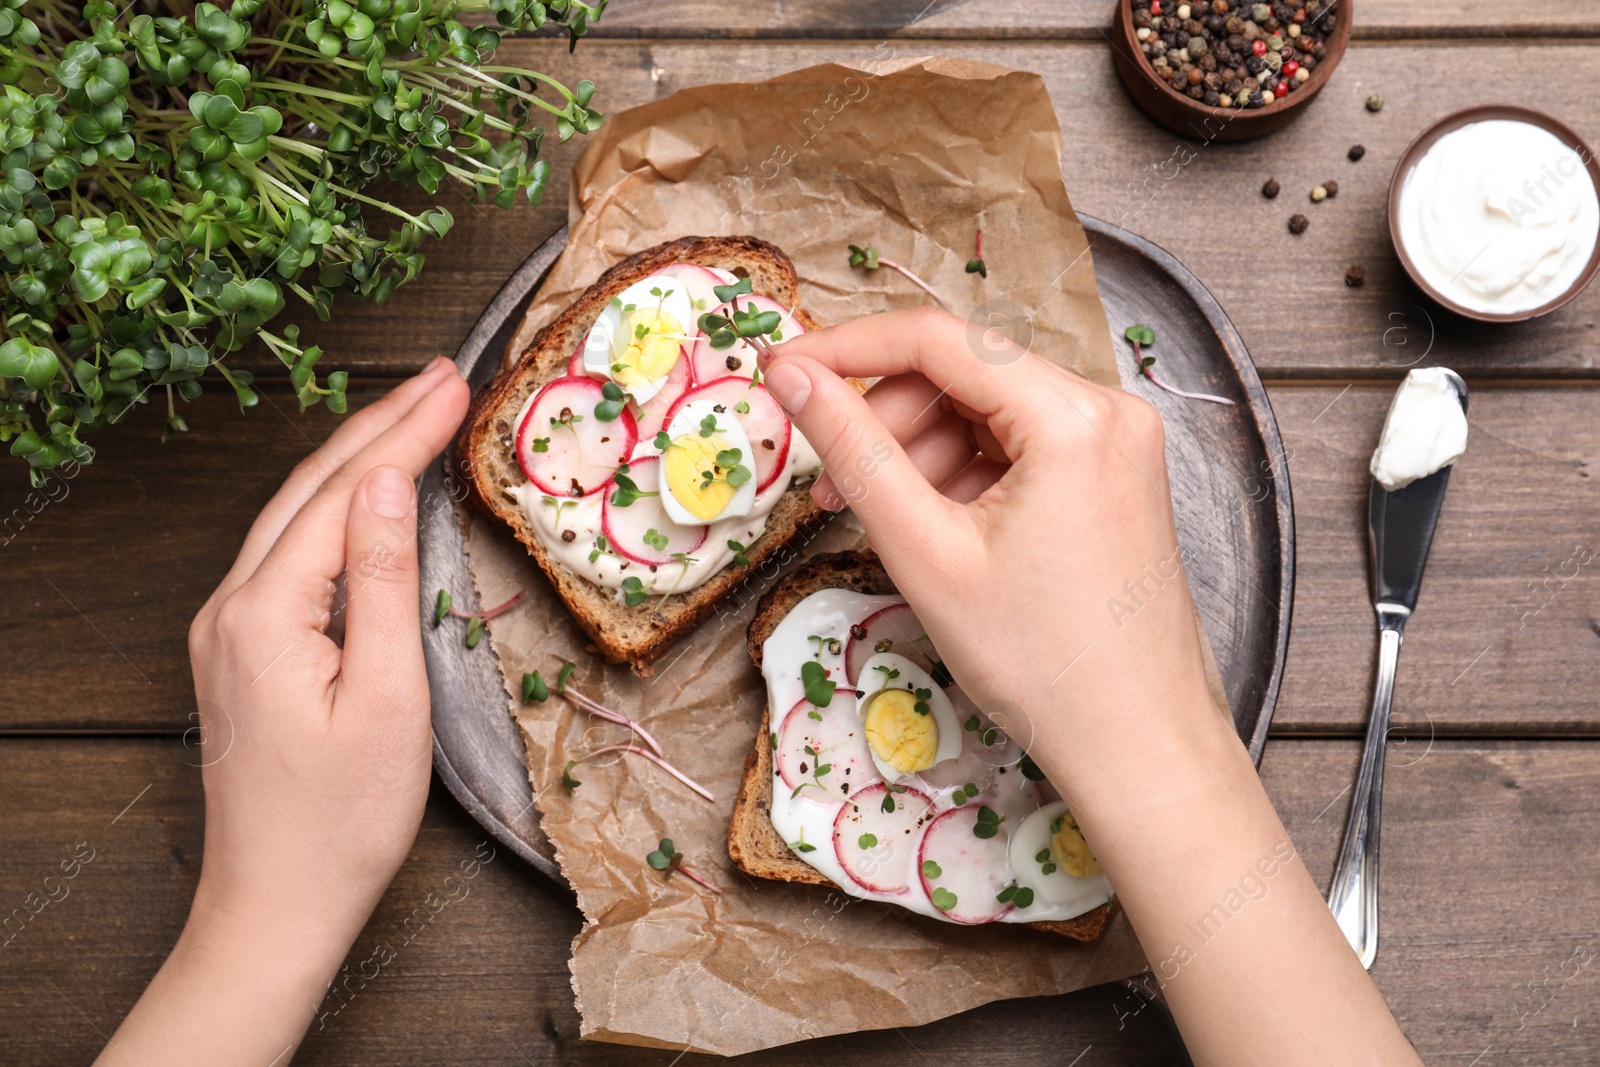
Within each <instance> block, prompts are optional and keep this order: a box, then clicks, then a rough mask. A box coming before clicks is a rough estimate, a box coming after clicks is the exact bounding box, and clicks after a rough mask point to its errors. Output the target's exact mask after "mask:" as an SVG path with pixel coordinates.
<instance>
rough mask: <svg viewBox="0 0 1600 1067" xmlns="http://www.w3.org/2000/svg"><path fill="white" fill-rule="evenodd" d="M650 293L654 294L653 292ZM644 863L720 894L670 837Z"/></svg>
mask: <svg viewBox="0 0 1600 1067" xmlns="http://www.w3.org/2000/svg"><path fill="white" fill-rule="evenodd" d="M651 291H652V292H654V290H651ZM644 861H645V863H647V864H649V865H650V869H651V870H656V871H661V872H663V873H665V874H666V876H667V877H668V878H671V877H672V873H673V872H674V871H676V872H677V873H679V874H681V875H683V876H684V877H685V878H687V879H689V880H690V881H692V882H696V883H698V884H700V885H702V886H704V887H705V888H707V889H709V890H711V891H712V892H713V893H716V894H719V895H720V894H721V893H722V890H721V889H719V888H717V887H716V886H714V885H712V884H711V883H710V882H708V881H706V880H705V879H704V878H702V877H700V876H699V875H698V874H696V873H695V872H694V871H692V870H690V869H689V865H688V864H686V863H684V862H683V853H681V852H679V851H678V850H677V849H676V848H675V847H673V844H672V838H670V837H663V838H662V839H661V841H660V842H659V843H658V844H657V845H656V849H655V851H654V852H651V853H650V854H649V855H647V856H645V858H644Z"/></svg>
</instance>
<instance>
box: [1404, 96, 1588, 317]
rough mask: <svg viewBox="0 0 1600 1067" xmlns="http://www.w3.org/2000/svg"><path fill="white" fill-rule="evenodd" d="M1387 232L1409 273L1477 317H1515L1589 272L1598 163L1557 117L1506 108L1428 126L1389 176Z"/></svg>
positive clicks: (1534, 312) (1574, 288)
mask: <svg viewBox="0 0 1600 1067" xmlns="http://www.w3.org/2000/svg"><path fill="white" fill-rule="evenodd" d="M1389 234H1390V237H1391V238H1392V239H1393V241H1394V248H1395V253H1396V254H1397V255H1398V256H1399V258H1400V263H1401V265H1402V266H1404V267H1405V269H1406V273H1407V274H1409V275H1410V276H1411V280H1412V281H1414V282H1416V284H1417V286H1418V287H1419V288H1420V289H1422V291H1423V292H1425V293H1427V294H1428V295H1429V296H1430V297H1432V298H1433V299H1434V300H1436V301H1438V302H1439V303H1440V304H1442V305H1443V306H1444V307H1446V308H1448V309H1450V310H1451V311H1454V312H1456V313H1457V314H1459V315H1463V316H1465V317H1467V318H1470V319H1477V320H1479V321H1481V322H1521V321H1523V320H1526V319H1532V318H1537V317H1538V316H1540V315H1546V314H1549V313H1550V312H1552V311H1554V310H1556V309H1557V308H1559V307H1561V306H1562V305H1563V304H1565V303H1566V302H1567V301H1569V300H1571V299H1572V298H1573V297H1575V296H1577V295H1578V294H1579V293H1580V292H1582V291H1583V289H1584V287H1585V286H1587V285H1588V284H1589V282H1590V281H1591V280H1592V279H1593V278H1594V276H1595V274H1596V272H1597V271H1600V162H1597V161H1596V159H1595V157H1594V153H1593V152H1592V151H1590V149H1589V146H1588V145H1586V144H1585V143H1584V142H1583V140H1582V138H1580V137H1579V136H1578V135H1577V134H1576V133H1574V132H1573V131H1572V130H1571V129H1569V128H1568V127H1567V126H1566V125H1565V124H1564V123H1562V122H1559V121H1557V120H1556V119H1554V118H1551V117H1550V116H1549V115H1545V114H1543V113H1541V112H1538V111H1532V110H1530V109H1528V108H1522V107H1513V106H1510V105H1490V106H1485V107H1475V108H1469V109H1468V110H1466V111H1458V112H1456V113H1455V114H1453V115H1448V116H1446V117H1445V118H1443V119H1440V120H1439V121H1438V122H1436V123H1434V124H1433V125H1432V126H1430V127H1428V128H1427V129H1426V130H1424V131H1423V132H1422V134H1421V135H1420V136H1419V137H1418V138H1417V139H1416V140H1415V141H1413V142H1411V145H1410V147H1408V148H1407V149H1406V151H1405V153H1404V154H1403V155H1402V156H1401V157H1400V163H1399V165H1398V166H1396V167H1395V172H1394V177H1393V179H1392V180H1391V181H1390V183H1389Z"/></svg>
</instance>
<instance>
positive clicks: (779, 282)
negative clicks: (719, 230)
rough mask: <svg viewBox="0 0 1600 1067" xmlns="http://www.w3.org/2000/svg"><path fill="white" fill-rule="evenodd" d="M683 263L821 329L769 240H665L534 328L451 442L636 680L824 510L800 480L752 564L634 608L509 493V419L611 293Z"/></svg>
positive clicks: (563, 358) (611, 655)
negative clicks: (576, 569) (743, 285)
mask: <svg viewBox="0 0 1600 1067" xmlns="http://www.w3.org/2000/svg"><path fill="white" fill-rule="evenodd" d="M680 262H689V263H698V264H700V265H702V266H706V267H720V268H722V269H724V270H728V271H732V272H733V273H735V274H738V275H740V276H741V277H749V278H750V281H751V286H752V288H753V290H754V291H755V292H756V293H758V294H761V295H764V296H769V297H771V298H772V299H774V300H777V301H778V302H779V303H781V304H783V306H784V307H788V308H794V309H795V310H794V316H795V318H796V319H798V320H799V321H800V324H801V325H802V326H804V327H805V328H806V329H807V330H814V329H817V325H816V323H815V321H814V320H813V319H812V318H811V316H810V315H808V314H807V313H806V312H805V310H804V309H802V308H799V307H798V306H797V305H798V303H799V295H798V285H799V282H798V279H797V277H796V275H795V270H794V264H793V263H791V262H790V261H789V257H788V256H786V255H784V254H783V252H781V251H780V250H779V249H778V248H776V247H774V246H773V245H770V244H768V243H767V242H765V241H762V240H759V239H757V238H755V237H684V238H680V239H679V240H676V241H668V242H667V243H665V244H660V245H657V246H656V247H654V248H650V249H646V250H645V251H643V252H639V253H637V254H635V255H632V256H629V257H628V258H627V259H625V260H623V261H622V262H620V263H618V264H617V265H616V266H614V267H612V268H611V269H610V270H608V271H606V272H605V273H604V274H602V275H601V276H600V279H599V280H598V281H596V282H595V283H594V284H593V285H591V286H590V287H589V288H588V289H586V290H585V291H584V293H583V295H582V296H580V297H578V299H577V301H576V302H574V303H573V305H572V306H571V307H569V308H567V309H566V310H565V311H563V312H562V313H561V314H560V315H558V316H556V318H555V320H554V321H553V322H551V323H549V324H548V325H547V326H545V327H544V328H543V329H542V330H540V331H539V332H538V334H537V335H536V336H535V337H534V339H533V341H532V343H531V344H529V346H528V347H527V349H526V350H525V351H523V353H522V355H521V356H520V357H519V358H518V359H517V360H516V362H515V363H514V364H513V365H511V366H510V367H509V368H507V369H505V370H502V371H501V372H500V374H499V375H497V376H496V377H495V379H494V381H492V382H491V383H490V384H489V386H488V388H486V389H485V390H484V391H483V392H482V393H480V394H479V396H478V398H477V400H476V401H474V403H473V406H472V412H471V414H470V415H469V416H468V417H467V424H466V429H465V430H463V431H462V434H461V438H460V440H459V441H458V442H457V446H456V448H457V457H458V461H459V462H460V464H461V466H462V468H463V469H464V471H465V474H466V479H467V482H468V485H469V486H470V488H471V498H472V499H473V501H474V502H475V503H476V504H477V505H478V506H479V507H480V508H482V509H483V510H484V511H486V512H488V513H489V514H490V515H493V516H494V517H496V518H498V519H500V520H501V521H502V522H504V523H505V524H506V525H508V526H510V527H511V529H512V531H513V532H514V533H515V534H516V536H517V540H519V541H521V542H522V544H523V545H524V546H525V547H526V548H527V549H528V552H529V553H530V554H531V555H532V556H533V558H534V561H535V562H537V563H538V564H539V567H540V568H541V569H542V570H543V571H544V572H545V574H546V575H547V576H548V577H549V579H550V582H551V584H553V585H554V586H555V588H556V592H557V594H558V595H559V596H560V597H561V599H562V601H563V602H565V604H566V606H567V610H568V611H569V612H571V614H572V617H573V619H574V620H576V622H577V623H578V625H579V626H580V627H582V628H583V630H584V632H585V633H587V634H588V635H589V638H590V639H591V640H592V641H593V642H594V644H595V647H596V648H597V649H599V651H600V652H601V653H602V654H603V655H605V657H606V658H607V659H608V660H610V661H611V662H613V663H627V664H629V665H630V666H631V667H632V668H633V670H634V672H635V673H637V674H639V675H640V676H641V677H649V676H650V673H651V668H650V664H651V663H653V662H654V661H655V660H657V659H659V658H660V657H661V655H662V654H663V653H664V652H666V650H667V649H668V648H670V647H671V646H672V644H673V643H674V642H675V641H677V640H678V639H679V638H681V637H683V636H684V635H685V634H687V633H688V632H689V631H690V630H692V629H693V628H694V627H695V626H697V625H699V624H700V623H701V622H702V621H703V620H705V619H706V618H707V617H708V616H710V615H711V614H712V612H713V611H715V610H716V609H717V606H718V603H719V602H720V601H721V600H722V599H723V598H724V597H725V596H726V595H727V594H728V593H729V592H730V591H731V590H733V589H734V588H735V587H736V586H737V585H738V584H740V583H741V582H743V581H745V577H746V575H747V574H748V573H750V571H751V570H753V569H755V568H760V567H761V565H762V564H763V563H764V562H765V561H767V560H769V559H772V558H773V557H775V556H777V555H778V554H779V553H780V552H782V551H783V550H784V548H785V547H786V546H787V545H788V544H789V543H790V542H791V541H793V540H794V539H795V538H796V537H797V536H798V535H800V534H802V533H804V532H805V531H806V529H807V528H808V527H810V526H813V525H815V524H817V523H819V522H821V521H823V519H825V518H826V515H827V513H826V512H824V511H823V510H822V509H821V508H819V507H817V505H816V504H815V503H814V502H813V501H812V499H811V494H810V492H809V490H808V489H807V488H806V487H805V486H804V485H799V484H797V485H795V486H791V487H790V489H789V490H788V491H787V492H785V493H784V494H783V496H782V497H780V498H779V500H778V503H777V505H776V506H775V507H774V508H773V509H772V513H771V514H770V515H769V516H768V518H767V526H766V529H765V531H763V533H762V534H761V536H760V538H758V539H757V540H756V542H755V543H754V544H753V545H751V546H750V548H749V550H748V551H747V552H746V553H745V554H746V556H747V557H748V558H749V560H750V566H749V567H748V568H746V567H742V566H731V567H728V568H725V569H724V570H722V571H721V572H719V573H718V574H716V575H713V576H712V577H711V578H710V579H709V580H708V581H706V582H705V583H703V584H701V585H699V586H697V587H695V588H694V589H690V590H687V591H685V592H683V593H674V594H671V595H668V596H665V597H651V598H650V599H649V600H647V601H646V602H645V603H644V604H642V605H640V606H639V607H635V608H630V607H628V606H627V605H626V604H625V603H624V602H623V600H622V598H621V596H620V595H619V594H618V593H617V592H616V591H615V590H612V589H606V588H602V587H601V586H598V585H595V584H594V583H593V582H590V581H589V580H588V579H586V578H582V577H579V576H578V575H576V574H574V573H572V572H571V571H570V570H568V569H567V568H566V567H564V566H562V565H561V564H560V563H558V562H556V561H555V560H554V559H552V558H551V557H550V555H549V553H548V552H546V551H545V548H544V546H543V545H541V544H540V543H539V539H538V536H537V535H536V534H535V533H534V531H533V529H532V527H531V526H530V525H529V524H528V521H527V519H526V517H525V516H524V515H523V513H522V509H521V508H519V507H518V506H517V503H516V501H515V500H513V499H512V498H511V497H510V496H509V495H507V492H506V490H507V489H508V488H510V487H513V486H518V485H521V484H523V483H524V482H526V481H527V479H526V478H525V477H524V475H523V473H522V469H521V468H520V467H519V466H518V465H517V459H516V453H515V448H514V438H515V433H516V426H515V423H516V418H517V414H518V412H520V411H521V410H522V405H523V404H524V403H525V402H526V401H527V399H528V397H529V396H531V395H532V394H533V393H535V392H536V391H538V390H539V389H540V388H541V387H542V386H543V385H544V384H545V383H546V382H548V381H550V380H551V379H552V378H559V377H561V376H562V375H564V374H566V372H567V363H568V361H569V359H570V358H571V356H572V353H573V352H574V351H575V350H576V349H577V347H578V345H579V344H580V343H581V341H582V340H583V338H584V337H585V336H586V335H587V334H588V332H589V329H590V327H592V326H593V325H594V322H595V320H596V319H597V318H599V317H600V312H601V311H602V310H604V308H605V306H606V304H607V303H608V302H609V301H610V300H611V298H612V297H613V296H616V295H618V294H619V293H621V292H622V291H623V290H624V289H626V288H627V287H628V286H630V285H632V284H633V283H635V282H637V281H641V280H643V279H644V278H646V277H648V276H649V275H651V274H652V273H654V272H655V271H658V270H660V269H661V268H663V267H666V266H669V265H671V264H673V263H680ZM791 555H792V553H791ZM785 558H786V557H785ZM769 573H770V570H769Z"/></svg>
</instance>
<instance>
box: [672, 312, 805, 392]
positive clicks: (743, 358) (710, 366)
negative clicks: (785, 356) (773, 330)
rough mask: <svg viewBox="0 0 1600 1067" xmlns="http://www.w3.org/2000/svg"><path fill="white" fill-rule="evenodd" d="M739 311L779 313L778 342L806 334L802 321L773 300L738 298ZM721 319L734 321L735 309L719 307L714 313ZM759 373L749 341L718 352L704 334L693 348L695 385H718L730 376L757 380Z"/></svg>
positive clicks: (753, 350)
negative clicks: (720, 379) (748, 309)
mask: <svg viewBox="0 0 1600 1067" xmlns="http://www.w3.org/2000/svg"><path fill="white" fill-rule="evenodd" d="M737 303H738V305H739V310H740V311H743V310H744V309H745V308H747V307H751V306H753V307H755V308H756V310H758V311H776V312H777V313H778V315H779V317H780V318H781V319H782V322H781V323H780V324H779V326H778V334H779V339H780V340H784V341H787V340H789V339H790V338H793V337H799V336H800V335H801V334H803V333H805V332H806V328H805V327H804V326H802V325H800V320H799V319H797V318H795V317H794V316H793V315H791V314H789V309H788V308H786V307H784V306H783V305H782V304H780V303H778V302H777V301H776V300H774V299H772V298H771V297H770V296H741V297H738V298H737ZM711 310H712V311H714V312H715V313H716V314H718V315H726V316H728V317H730V318H731V317H732V311H733V309H732V308H730V307H729V306H728V305H727V304H719V305H717V306H716V307H715V308H713V309H711ZM755 372H756V350H755V349H753V348H751V347H750V343H749V342H748V341H735V342H734V343H733V345H732V347H730V348H723V349H716V348H712V347H711V338H710V337H708V336H707V335H706V334H704V333H702V334H701V335H700V337H699V339H698V340H697V341H695V344H694V380H695V381H696V382H709V381H715V380H716V379H718V378H721V377H723V376H724V375H728V374H737V375H739V376H740V377H741V378H750V377H754V376H755Z"/></svg>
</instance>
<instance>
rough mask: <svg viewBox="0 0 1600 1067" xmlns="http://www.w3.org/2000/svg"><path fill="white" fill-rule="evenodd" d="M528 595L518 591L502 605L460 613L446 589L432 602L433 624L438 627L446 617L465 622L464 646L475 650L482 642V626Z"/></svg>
mask: <svg viewBox="0 0 1600 1067" xmlns="http://www.w3.org/2000/svg"><path fill="white" fill-rule="evenodd" d="M527 595H528V591H527V590H526V589H519V590H517V592H516V593H515V594H513V595H512V597H511V598H510V599H509V600H507V601H505V602H504V603H502V604H496V605H495V606H494V607H492V608H485V609H483V610H482V611H460V610H458V609H457V608H456V607H455V598H454V597H452V596H451V595H450V591H449V590H448V589H441V590H439V595H438V596H437V597H436V598H435V599H434V602H433V624H434V625H435V626H438V625H439V624H440V623H442V622H443V621H444V619H445V617H446V616H449V617H451V618H456V619H466V620H467V634H466V645H467V647H468V648H477V647H478V644H479V642H481V641H482V640H483V633H484V630H483V624H484V623H485V622H487V621H488V620H490V619H493V618H497V617H499V616H501V615H504V614H505V613H506V612H508V611H510V610H511V609H512V608H514V607H516V606H517V605H518V604H519V603H521V601H522V598H523V597H525V596H527Z"/></svg>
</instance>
